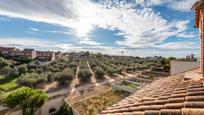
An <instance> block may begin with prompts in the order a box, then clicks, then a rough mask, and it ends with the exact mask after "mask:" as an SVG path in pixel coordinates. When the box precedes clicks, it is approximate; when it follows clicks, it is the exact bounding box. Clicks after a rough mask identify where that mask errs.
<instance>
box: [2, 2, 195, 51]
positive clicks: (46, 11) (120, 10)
mask: <svg viewBox="0 0 204 115" xmlns="http://www.w3.org/2000/svg"><path fill="white" fill-rule="evenodd" d="M124 1H125V0H114V1H110V0H101V1H100V2H99V3H95V2H91V1H89V0H29V1H28V0H21V1H14V0H1V1H0V15H4V16H9V17H14V18H23V19H27V20H32V21H37V22H45V23H51V24H57V25H61V26H65V27H68V28H72V29H73V30H74V31H75V34H76V35H78V37H79V38H78V39H79V40H80V41H79V43H81V44H86V45H101V44H100V43H97V42H95V41H93V40H91V39H90V38H86V37H87V36H86V35H87V34H88V33H89V32H90V31H91V30H93V29H94V27H99V28H104V29H109V30H119V31H120V33H118V35H123V36H124V39H123V40H120V41H116V43H117V44H118V45H121V46H126V47H128V48H148V47H150V48H156V47H157V44H162V43H163V41H164V40H166V39H167V38H169V37H172V36H177V37H182V38H191V37H193V36H192V34H186V33H185V31H186V30H187V29H188V24H189V21H188V20H174V21H168V20H166V19H165V18H163V17H161V15H160V14H159V13H157V12H155V11H154V10H153V9H152V8H151V5H163V4H165V5H167V7H169V8H172V9H174V10H179V11H186V10H188V9H189V6H190V5H191V4H192V3H193V1H194V0H180V1H175V0H133V2H134V4H128V3H126V2H124ZM145 1H146V2H145ZM137 5H140V6H141V7H140V8H136V7H133V6H137ZM182 5H183V6H182ZM174 6H176V7H179V8H177V9H176V8H174ZM31 30H32V31H39V30H37V29H36V28H32V29H31ZM49 32H50V33H52V32H53V33H64V34H70V33H65V32H61V31H49ZM71 34H73V33H71ZM30 45H32V44H30ZM170 45H172V44H170ZM167 46H169V45H168V44H165V45H161V46H160V48H167ZM64 47H67V46H66V45H65V46H64ZM172 47H173V46H172ZM169 48H170V47H169ZM115 50H117V49H115Z"/></svg>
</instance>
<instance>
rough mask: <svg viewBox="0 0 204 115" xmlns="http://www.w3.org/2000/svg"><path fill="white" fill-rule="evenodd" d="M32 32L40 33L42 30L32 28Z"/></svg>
mask: <svg viewBox="0 0 204 115" xmlns="http://www.w3.org/2000/svg"><path fill="white" fill-rule="evenodd" d="M30 30H31V31H34V32H38V31H40V30H39V29H37V28H30Z"/></svg>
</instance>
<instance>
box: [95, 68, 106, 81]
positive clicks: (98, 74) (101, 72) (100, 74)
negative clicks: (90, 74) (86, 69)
mask: <svg viewBox="0 0 204 115" xmlns="http://www.w3.org/2000/svg"><path fill="white" fill-rule="evenodd" d="M104 75H105V72H104V70H103V69H102V68H100V67H97V68H96V70H95V76H96V77H97V78H99V79H101V78H103V77H104Z"/></svg>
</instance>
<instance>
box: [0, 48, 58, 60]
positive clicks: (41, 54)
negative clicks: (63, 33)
mask: <svg viewBox="0 0 204 115" xmlns="http://www.w3.org/2000/svg"><path fill="white" fill-rule="evenodd" d="M0 53H1V54H2V55H4V56H8V57H11V58H12V57H13V58H29V59H40V60H44V61H47V60H48V61H53V60H55V59H56V58H60V57H62V53H61V52H60V51H58V52H53V51H35V49H24V50H20V49H17V48H13V47H0Z"/></svg>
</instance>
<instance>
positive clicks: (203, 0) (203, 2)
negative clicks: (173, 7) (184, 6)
mask: <svg viewBox="0 0 204 115" xmlns="http://www.w3.org/2000/svg"><path fill="white" fill-rule="evenodd" d="M191 9H192V10H194V11H195V24H194V27H196V28H198V27H199V10H200V9H204V0H200V1H197V2H196V3H194V5H193V6H192V8H191Z"/></svg>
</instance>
